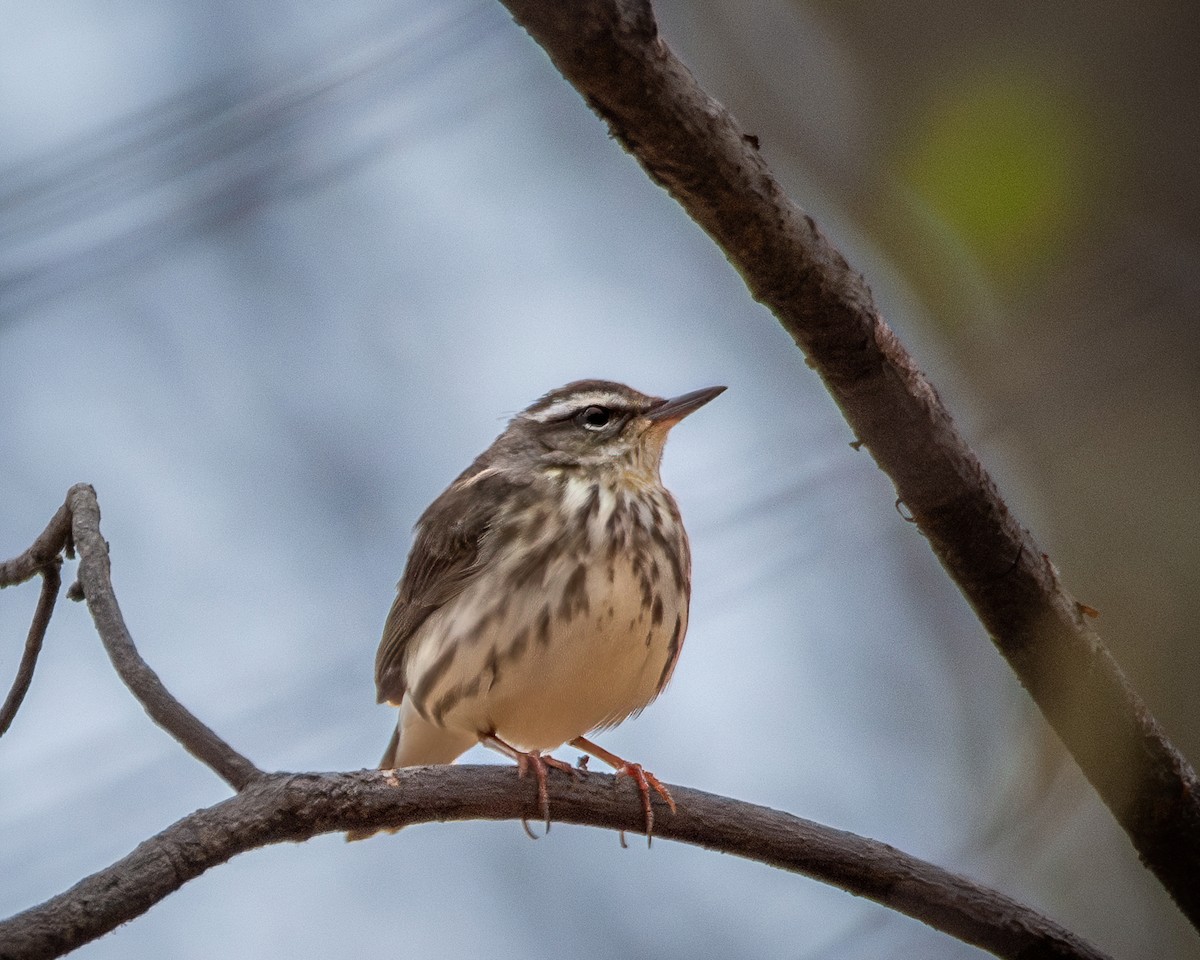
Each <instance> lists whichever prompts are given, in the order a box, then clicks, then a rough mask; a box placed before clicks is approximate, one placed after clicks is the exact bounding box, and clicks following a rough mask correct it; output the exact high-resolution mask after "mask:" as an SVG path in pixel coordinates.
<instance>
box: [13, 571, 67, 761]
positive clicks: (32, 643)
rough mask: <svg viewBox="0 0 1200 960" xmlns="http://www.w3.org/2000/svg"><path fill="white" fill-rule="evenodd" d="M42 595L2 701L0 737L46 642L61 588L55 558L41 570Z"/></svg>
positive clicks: (60, 579)
mask: <svg viewBox="0 0 1200 960" xmlns="http://www.w3.org/2000/svg"><path fill="white" fill-rule="evenodd" d="M41 573H42V592H41V594H39V596H38V602H37V608H36V609H35V610H34V612H33V622H32V623H31V624H30V625H29V635H28V636H27V637H26V638H25V650H24V652H23V653H22V654H21V662H20V664H18V666H17V675H16V677H15V678H14V679H13V684H12V688H11V689H10V690H9V691H8V696H7V697H5V698H4V706H2V707H0V737H2V736H4V734H5V733H7V732H8V728H9V727H10V726H12V722H13V719H14V718H15V717H16V715H17V711H18V710H20V709H21V703H22V702H23V701H24V700H25V694H26V693H28V691H29V684H30V683H32V682H33V670H34V668H35V667H36V666H37V658H38V654H39V653H41V651H42V642H43V641H44V640H45V639H46V628H47V627H49V626H50V617H51V616H53V614H54V603H55V601H56V600H57V599H58V590H59V587H61V586H62V574H61V573H59V561H58V559H57V558H55V559H54V560H51V561H50V562H49V563H47V564H46V565H45V566H44V567H42V570H41Z"/></svg>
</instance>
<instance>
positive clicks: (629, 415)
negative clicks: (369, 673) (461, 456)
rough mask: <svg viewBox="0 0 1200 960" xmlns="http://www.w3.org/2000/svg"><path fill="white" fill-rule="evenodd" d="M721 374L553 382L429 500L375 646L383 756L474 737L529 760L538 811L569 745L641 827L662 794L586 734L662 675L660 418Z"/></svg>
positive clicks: (684, 574) (628, 710)
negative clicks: (654, 796) (635, 793)
mask: <svg viewBox="0 0 1200 960" xmlns="http://www.w3.org/2000/svg"><path fill="white" fill-rule="evenodd" d="M724 389H725V388H724V387H710V388H708V389H706V390H697V391H695V392H694V393H688V394H684V395H683V396H680V397H676V398H674V399H672V400H664V399H662V398H660V397H650V396H646V395H645V394H643V393H639V392H638V391H636V390H633V389H631V388H630V387H626V386H624V385H622V384H619V383H612V382H609V381H604V380H580V381H578V382H576V383H570V384H567V385H566V386H565V387H560V388H559V389H558V390H552V391H551V392H550V393H547V394H546V395H545V396H544V397H542V398H541V399H540V400H538V401H537V402H536V403H534V404H532V405H531V406H530V407H528V408H526V409H525V410H523V411H522V412H521V413H519V414H517V416H515V417H513V419H512V420H511V421H510V422H509V425H508V428H507V429H506V430H505V431H504V433H502V434H501V435H500V436H499V437H498V438H497V439H496V440H495V442H494V443H493V444H492V445H491V446H490V447H488V449H487V450H485V451H484V452H483V453H482V454H480V455H479V457H477V458H476V460H475V462H474V463H472V464H471V466H470V467H468V468H467V469H466V470H465V471H463V473H462V474H461V475H460V476H459V477H458V479H456V480H455V481H454V482H453V483H452V484H451V485H450V486H449V488H448V489H447V490H446V491H445V492H444V493H443V494H442V495H441V496H440V497H438V498H437V499H436V500H435V501H434V502H433V503H432V504H430V506H429V508H428V509H427V510H426V511H425V513H424V514H423V515H422V516H421V519H420V520H419V521H418V522H417V529H416V539H415V541H414V543H413V547H412V551H411V552H410V553H409V556H408V564H407V566H406V567H405V570H404V576H403V578H402V579H401V580H400V585H399V589H398V592H397V595H396V600H395V602H394V603H393V604H392V609H391V612H390V613H389V614H388V618H387V623H386V625H385V626H384V631H383V640H382V642H381V643H380V645H379V653H378V655H377V657H376V660H375V680H376V685H377V688H378V693H379V701H380V702H384V701H386V702H388V703H390V704H392V705H393V706H398V707H399V708H400V717H399V722H398V724H397V728H396V732H395V734H394V735H393V736H392V741H391V743H390V744H389V745H388V748H387V752H386V753H385V754H384V756H383V760H382V762H381V763H380V766H381V768H383V769H390V768H393V767H407V766H415V765H418V764H432V763H450V762H452V761H453V760H455V759H456V758H457V757H458V756H459V755H460V754H462V753H464V752H465V751H466V750H467V749H469V748H470V747H472V746H474V745H475V744H476V743H482V744H484V745H486V746H489V747H492V748H493V749H496V750H498V751H499V752H501V753H503V754H505V755H506V756H508V757H511V758H512V759H513V760H515V761H517V763H518V766H519V769H520V772H521V775H522V776H524V775H525V773H526V772H527V771H530V770H532V772H533V773H534V775H535V776H536V778H537V783H538V800H539V804H540V809H541V811H542V813H543V815H544V816H546V819H547V826H548V825H549V801H548V798H547V791H546V768H547V766H553V767H555V768H558V769H563V770H569V771H573V770H574V768H572V767H570V766H569V765H568V764H566V763H564V762H563V761H561V760H556V759H555V758H553V757H550V756H548V755H547V752H548V751H550V750H553V749H555V748H556V747H559V746H561V745H563V744H564V743H569V744H571V745H572V746H574V747H577V748H578V749H580V750H582V751H584V752H585V753H587V754H590V755H592V756H594V757H596V758H597V759H599V760H602V761H603V762H605V763H607V764H609V765H610V766H612V767H614V768H615V769H616V770H617V773H618V775H622V774H624V775H628V776H629V777H631V778H632V779H633V781H634V782H635V784H636V785H637V787H638V789H639V791H640V793H641V797H642V805H643V809H644V810H645V814H646V832H647V835H649V834H650V833H651V832H652V830H653V811H652V807H651V802H650V789H651V788H653V789H654V790H655V791H657V792H658V793H659V794H660V795H661V796H662V798H663V799H664V800H665V801H666V802H667V804H668V805H669V806H670V807H671V809H672V810H673V809H674V801H673V800H672V799H671V795H670V793H669V792H668V791H667V789H666V788H665V787H664V786H663V785H662V784H661V783H660V782H659V781H658V779H657V778H656V777H654V775H653V774H650V773H647V772H645V771H644V770H643V769H642V767H641V766H640V765H639V764H636V763H630V762H628V761H626V760H623V759H621V758H620V757H618V756H616V755H614V754H612V753H610V752H608V751H607V750H605V749H603V748H602V747H600V746H598V745H596V744H595V743H593V742H592V741H591V740H588V739H586V738H585V736H584V735H585V734H587V733H589V732H591V731H593V730H601V729H604V728H607V727H613V726H616V725H617V724H618V723H620V722H621V721H622V720H624V719H626V718H627V717H629V716H632V715H634V714H636V713H638V712H640V711H641V710H642V709H643V708H644V707H645V706H646V705H647V704H649V703H650V702H651V701H652V700H654V698H655V697H657V696H658V695H659V694H660V693H661V692H662V690H663V688H664V687H665V686H666V685H667V682H668V681H669V680H670V679H671V673H672V671H673V670H674V668H675V663H676V660H677V659H678V657H679V651H680V648H681V647H682V646H683V638H684V634H685V633H686V631H687V622H688V601H689V598H690V595H691V556H690V553H689V550H688V540H687V534H686V533H685V532H684V529H683V522H682V520H681V519H680V516H679V509H678V507H677V506H676V505H675V500H674V498H673V497H672V496H671V494H670V493H668V492H667V490H666V488H665V487H663V485H662V480H661V479H660V477H659V462H660V460H661V458H662V451H663V444H664V443H665V442H666V439H667V433H668V432H669V431H670V429H671V427H673V426H674V425H675V424H677V423H678V422H679V421H680V420H682V419H683V418H684V417H686V416H687V415H688V414H690V413H692V412H693V411H695V410H697V409H699V408H700V407H701V406H703V405H704V404H706V403H708V401H709V400H712V399H713V398H714V397H716V396H717V395H718V394H720V393H721V392H722V391H724ZM527 829H528V828H527ZM372 832H373V831H361V832H355V833H351V834H350V835H349V836H350V839H359V838H361V837H363V836H369V835H370V834H371V833H372Z"/></svg>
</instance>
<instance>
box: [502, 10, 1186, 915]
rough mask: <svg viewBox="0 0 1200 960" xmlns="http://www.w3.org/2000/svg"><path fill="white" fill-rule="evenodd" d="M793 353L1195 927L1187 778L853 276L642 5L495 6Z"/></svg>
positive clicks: (1176, 755)
mask: <svg viewBox="0 0 1200 960" xmlns="http://www.w3.org/2000/svg"><path fill="white" fill-rule="evenodd" d="M502 2H503V3H504V4H505V6H507V7H508V9H509V10H510V11H511V12H512V14H513V16H514V17H515V18H516V19H517V21H518V22H519V23H520V24H521V25H522V26H523V27H525V29H526V30H528V31H529V33H530V34H531V35H532V36H533V38H534V39H535V40H537V42H538V43H540V44H541V45H542V47H543V48H544V49H545V50H546V52H547V53H548V54H549V55H550V59H551V60H553V61H554V64H555V66H557V67H558V69H559V70H560V71H561V72H562V74H563V76H565V77H566V78H567V80H569V81H570V82H571V83H572V84H573V85H574V86H575V87H576V88H577V89H578V90H579V92H580V93H581V94H582V95H583V97H584V99H586V100H587V102H588V104H589V105H590V106H591V107H592V108H593V109H594V110H595V111H596V112H597V113H598V114H600V116H601V117H603V118H604V119H605V120H606V121H607V122H608V125H609V127H610V129H611V130H612V133H613V135H614V136H615V137H616V138H617V139H618V140H619V141H620V142H621V143H622V144H623V145H624V146H625V148H626V149H627V150H629V152H630V153H632V154H633V155H634V156H635V157H636V158H637V160H638V162H639V163H641V165H642V166H643V167H644V168H645V170H646V172H647V173H648V174H649V175H650V177H651V178H652V179H653V180H654V181H655V182H657V183H659V184H660V185H662V186H663V187H664V188H665V189H666V190H668V191H669V192H670V194H671V195H672V196H673V197H674V198H675V199H676V200H678V201H679V203H680V204H681V205H682V206H683V208H684V209H685V210H686V211H687V212H688V214H689V215H690V216H691V217H692V218H693V219H694V220H695V221H696V222H697V223H698V224H699V225H700V226H701V227H703V228H704V230H706V231H707V232H708V234H709V235H710V236H711V237H712V238H713V240H715V241H716V243H717V244H718V245H719V246H720V247H721V249H722V250H723V251H724V253H725V255H726V256H727V257H728V258H729V261H730V263H732V264H733V266H734V267H735V268H736V269H737V270H738V272H739V273H741V275H742V277H743V279H744V280H745V281H746V285H747V286H748V287H749V288H750V292H751V293H752V294H753V296H754V298H755V299H756V300H758V301H760V302H761V303H763V304H764V305H766V306H767V307H769V308H770V309H771V310H772V311H773V312H774V314H775V316H776V317H777V318H778V319H779V322H780V323H781V324H783V326H784V328H785V329H786V330H787V331H788V333H789V334H791V336H792V338H793V339H794V340H795V341H796V344H797V345H798V346H799V347H800V349H801V350H803V351H804V354H805V356H806V357H807V358H808V362H809V365H810V366H812V367H813V369H815V370H816V371H817V373H818V374H820V376H821V378H822V379H823V380H824V382H825V384H826V386H827V387H828V389H829V391H830V393H831V394H832V395H833V397H834V399H835V400H836V401H837V403H838V406H839V407H841V409H842V412H843V414H844V415H845V417H846V420H847V421H848V422H849V424H850V426H851V428H852V429H853V430H854V432H855V434H856V436H857V437H858V439H859V440H860V441H862V443H863V444H865V446H866V447H867V449H868V450H869V451H870V452H871V455H872V456H873V457H874V458H875V461H876V462H877V463H878V464H879V466H880V467H881V468H882V469H883V470H884V471H885V472H886V473H887V474H888V475H889V476H890V477H891V479H892V481H893V483H894V484H895V486H896V491H897V493H898V494H899V496H900V498H901V499H902V500H903V501H904V503H905V505H906V506H907V508H908V510H909V511H910V513H911V515H912V516H913V518H914V519H915V520H916V522H917V523H918V524H919V525H920V529H921V531H922V533H923V534H924V535H925V536H926V538H928V540H929V543H930V546H931V547H932V548H933V551H934V553H935V554H936V555H937V557H938V559H939V560H940V561H941V562H942V564H943V566H944V567H945V568H946V570H947V572H948V573H949V574H950V576H951V577H952V578H953V579H954V581H955V582H956V583H957V584H958V586H959V588H960V589H961V590H962V592H963V594H964V595H965V596H966V598H967V600H968V601H969V602H970V603H971V605H972V607H973V608H974V609H975V612H976V614H977V615H978V616H979V618H980V620H981V621H982V622H983V625H984V626H985V628H986V629H987V631H988V633H989V634H990V635H991V637H992V639H993V641H994V642H995V644H996V646H997V647H998V648H999V649H1000V652H1001V653H1002V654H1003V655H1004V656H1005V658H1006V659H1007V660H1008V662H1009V663H1010V664H1011V665H1012V667H1013V669H1014V670H1015V671H1016V673H1017V675H1018V676H1019V677H1020V679H1021V682H1022V683H1023V684H1024V685H1025V687H1026V689H1027V690H1028V691H1029V693H1030V694H1031V696H1032V697H1033V698H1034V700H1035V701H1036V702H1037V704H1038V706H1039V707H1040V708H1041V710H1042V713H1043V714H1044V715H1045V717H1046V719H1047V720H1048V721H1049V722H1050V724H1051V725H1052V726H1053V727H1054V729H1055V731H1057V733H1058V735H1059V736H1060V737H1061V738H1062V741H1063V743H1064V744H1065V745H1066V746H1067V748H1068V749H1069V750H1070V752H1071V753H1072V755H1073V756H1074V757H1075V759H1076V761H1077V762H1078V763H1079V765H1080V767H1081V768H1082V770H1083V772H1084V773H1085V774H1086V776H1087V777H1088V779H1089V780H1090V781H1091V782H1092V784H1093V785H1094V786H1095V788H1096V790H1097V791H1098V792H1099V794H1100V796H1101V797H1102V798H1103V799H1104V801H1105V803H1106V804H1108V806H1109V808H1110V809H1111V810H1112V812H1113V814H1114V815H1115V816H1116V818H1117V820H1118V821H1120V823H1121V825H1122V826H1123V827H1124V828H1125V830H1126V832H1127V833H1128V834H1129V837H1130V839H1131V840H1132V841H1133V843H1134V846H1135V847H1136V848H1137V850H1138V853H1139V854H1141V857H1142V859H1143V861H1144V862H1145V863H1146V864H1147V865H1148V866H1149V867H1150V869H1151V870H1153V871H1154V873H1155V874H1156V875H1157V876H1158V878H1159V880H1160V881H1161V882H1162V883H1163V885H1164V886H1165V887H1166V888H1167V889H1168V890H1169V891H1170V892H1171V895H1172V896H1173V897H1174V898H1175V900H1176V902H1177V903H1178V904H1179V905H1180V907H1181V908H1182V909H1183V911H1184V913H1185V914H1187V916H1188V917H1189V918H1190V919H1191V920H1192V922H1193V923H1194V924H1196V925H1197V926H1200V882H1197V878H1198V877H1200V781H1198V780H1197V777H1196V774H1195V772H1194V771H1193V770H1192V768H1191V767H1190V766H1189V765H1188V764H1187V762H1186V761H1185V760H1184V759H1183V757H1182V756H1181V755H1180V754H1179V753H1178V751H1177V750H1175V748H1174V747H1173V746H1172V744H1171V743H1170V742H1169V741H1168V739H1167V737H1166V736H1165V734H1164V733H1163V731H1162V729H1161V728H1160V727H1159V725H1158V723H1157V722H1156V721H1155V719H1154V718H1153V717H1152V716H1151V715H1150V713H1149V712H1148V711H1147V709H1146V707H1145V705H1144V704H1143V703H1142V701H1141V700H1140V699H1139V697H1138V696H1137V695H1136V693H1135V692H1134V691H1133V690H1132V689H1131V688H1130V686H1129V684H1128V683H1127V682H1126V680H1125V678H1124V677H1123V676H1122V674H1121V671H1120V669H1119V668H1118V667H1117V665H1116V663H1115V662H1114V661H1113V659H1112V657H1111V656H1110V655H1109V654H1108V652H1107V651H1106V650H1105V649H1104V647H1103V646H1102V645H1101V643H1100V641H1099V639H1098V638H1097V636H1096V635H1095V633H1094V632H1093V631H1092V630H1091V628H1090V627H1089V626H1088V624H1087V623H1086V622H1085V620H1084V618H1083V616H1082V614H1081V610H1080V607H1079V605H1078V604H1077V603H1076V601H1075V600H1074V599H1073V598H1072V597H1071V596H1070V595H1069V594H1068V593H1067V592H1066V591H1065V590H1064V589H1063V588H1062V586H1061V585H1060V583H1059V581H1058V577H1057V574H1056V571H1055V569H1054V567H1053V565H1052V564H1051V563H1050V561H1049V560H1048V558H1047V557H1046V556H1045V555H1044V554H1043V553H1042V551H1041V548H1040V547H1039V546H1038V545H1037V543H1036V542H1035V541H1034V539H1033V537H1032V536H1031V535H1030V533H1029V532H1028V531H1027V530H1025V529H1024V528H1023V527H1022V526H1021V524H1020V522H1019V521H1018V520H1017V518H1016V517H1014V516H1013V515H1012V513H1011V512H1010V511H1009V509H1008V507H1007V506H1006V504H1005V503H1004V500H1003V499H1002V498H1001V496H1000V494H999V491H998V490H997V488H996V485H995V484H994V483H993V481H992V478H991V477H990V476H989V475H988V473H987V471H986V470H985V469H984V468H983V465H982V464H981V463H980V462H979V459H978V458H977V457H976V456H975V454H974V453H973V452H972V450H971V449H970V447H968V445H967V444H966V442H965V441H964V439H963V437H962V435H961V434H960V433H959V432H958V429H957V428H956V426H955V424H954V422H953V420H952V418H951V416H950V414H949V412H948V411H947V409H946V408H945V406H944V405H943V404H942V402H941V399H940V398H939V397H938V395H937V392H936V391H935V390H934V389H933V387H932V386H931V385H930V383H929V382H928V380H926V378H925V377H924V375H923V374H922V373H921V371H920V370H919V369H918V368H917V365H916V363H915V361H914V360H913V358H912V357H911V356H910V355H909V354H908V352H907V351H906V350H905V349H904V347H903V345H902V344H901V343H900V342H899V340H898V339H897V338H896V336H895V334H894V333H893V332H892V330H891V329H890V328H889V327H888V325H887V324H886V323H885V322H884V321H883V319H882V318H881V317H880V315H879V313H878V311H877V310H876V308H875V305H874V303H873V300H872V297H871V292H870V290H869V289H868V288H867V285H866V284H865V283H864V281H863V279H862V277H861V276H860V275H859V274H858V273H857V272H856V271H855V270H853V269H852V268H851V267H850V265H849V264H848V263H847V262H846V260H845V258H844V257H843V256H842V255H841V253H839V252H838V250H837V249H836V248H834V247H833V246H832V245H831V244H830V243H829V241H828V240H826V238H825V237H824V236H823V235H822V233H821V231H820V230H819V229H818V228H817V226H816V224H815V223H814V222H813V220H812V218H811V217H809V216H807V215H806V214H805V213H804V211H803V210H801V209H800V208H799V207H798V206H796V204H795V203H793V202H792V201H791V200H789V199H788V197H787V196H786V195H785V193H784V191H783V189H782V188H781V186H780V185H779V183H778V181H777V180H776V179H775V177H774V175H773V174H772V173H771V170H770V169H769V168H768V166H767V164H766V163H765V162H764V160H763V159H762V157H761V156H760V155H759V152H758V141H757V139H756V138H755V137H753V136H749V135H747V134H746V133H744V132H743V131H742V129H741V128H740V127H739V126H738V124H737V122H736V121H735V120H734V119H733V117H732V116H730V114H729V113H728V111H726V110H725V109H724V107H722V106H721V105H720V104H719V103H717V102H716V101H715V100H713V99H712V98H711V97H709V96H708V95H707V94H706V93H705V92H704V90H702V89H701V88H700V86H699V85H698V84H697V83H696V81H695V78H693V77H692V75H691V73H689V72H688V70H687V68H686V67H685V66H684V65H683V64H682V63H681V62H680V61H679V60H678V59H677V58H676V57H675V56H674V54H673V53H672V52H671V50H670V49H669V48H668V47H667V45H666V44H665V43H664V42H663V40H662V39H661V38H660V37H659V36H658V32H657V26H656V24H655V21H654V14H653V11H652V10H651V8H650V4H649V3H648V2H646V0H575V2H572V3H554V2H547V0H502Z"/></svg>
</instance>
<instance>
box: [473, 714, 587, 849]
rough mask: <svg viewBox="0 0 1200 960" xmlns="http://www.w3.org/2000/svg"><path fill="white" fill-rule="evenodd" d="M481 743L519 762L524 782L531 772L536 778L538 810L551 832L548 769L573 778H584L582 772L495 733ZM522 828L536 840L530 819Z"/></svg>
mask: <svg viewBox="0 0 1200 960" xmlns="http://www.w3.org/2000/svg"><path fill="white" fill-rule="evenodd" d="M479 742H480V743H482V744H483V745H484V746H485V747H491V748H492V749H493V750H496V751H499V752H500V753H502V754H504V755H505V756H506V757H508V758H509V759H511V760H515V761H516V762H517V776H518V777H520V778H521V779H522V780H524V779H525V777H526V775H527V774H529V773H530V772H531V771H532V773H533V776H534V778H535V779H536V780H537V799H538V810H539V811H540V812H541V814H542V817H543V818H544V819H545V821H546V832H547V833H549V832H550V791H549V789H548V788H547V782H546V781H547V769H548V768H549V767H553V768H554V769H555V770H562V771H563V772H564V773H569V774H571V776H573V777H580V776H582V775H583V774H582V772H581V771H579V770H577V769H575V768H574V767H573V766H571V765H570V764H569V763H567V762H565V761H563V760H559V759H558V758H557V757H552V756H550V755H549V754H543V753H539V752H538V751H536V750H528V751H526V750H518V749H517V748H516V747H514V746H512V745H511V744H508V743H505V742H504V741H503V740H501V739H500V738H499V737H497V736H496V735H495V734H494V733H493V734H488V735H486V736H482V737H480V738H479ZM521 826H522V827H524V828H525V832H526V833H527V834H528V835H529V837H530V839H532V840H536V839H537V834H535V833H534V832H533V830H531V829H530V827H529V818H528V817H522V818H521Z"/></svg>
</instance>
